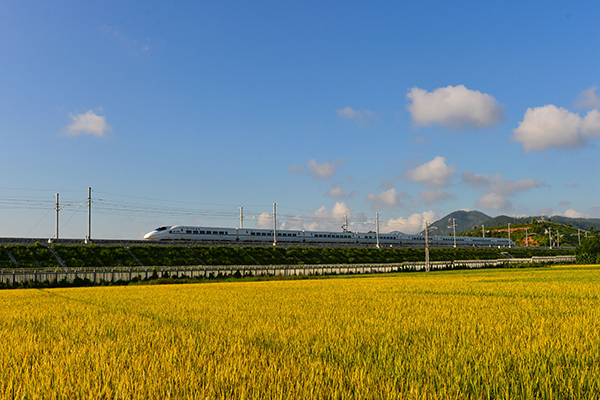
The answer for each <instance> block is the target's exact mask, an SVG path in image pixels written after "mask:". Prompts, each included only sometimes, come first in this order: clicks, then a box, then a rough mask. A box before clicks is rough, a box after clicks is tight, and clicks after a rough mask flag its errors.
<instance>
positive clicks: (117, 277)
mask: <svg viewBox="0 0 600 400" xmlns="http://www.w3.org/2000/svg"><path fill="white" fill-rule="evenodd" d="M531 262H549V263H562V264H566V263H573V262H575V256H554V257H532V258H513V259H502V260H464V261H434V262H431V263H430V267H431V269H432V270H444V269H456V268H483V267H501V266H503V265H504V264H510V263H531ZM424 270H425V262H405V263H401V264H324V265H265V266H256V265H236V266H231V265H227V266H223V265H215V266H204V265H203V266H194V267H154V268H148V267H122V268H79V269H69V270H65V269H60V270H58V269H57V270H52V271H49V270H35V269H13V270H7V269H4V270H0V282H1V283H3V284H8V285H15V284H22V283H24V282H30V281H32V282H60V281H67V282H73V281H74V280H75V279H81V280H85V279H87V280H89V281H90V282H94V283H102V282H117V281H123V282H129V281H131V280H134V279H136V278H137V279H139V280H144V279H148V278H150V277H152V275H153V273H155V272H156V274H157V275H158V277H162V276H163V275H168V276H170V277H177V278H181V277H184V276H185V277H189V278H200V279H207V278H210V277H217V276H220V277H226V276H233V275H234V274H236V273H237V272H239V273H240V274H241V275H242V276H295V275H349V274H373V273H390V272H402V271H424Z"/></svg>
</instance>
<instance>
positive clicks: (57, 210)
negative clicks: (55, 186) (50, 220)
mask: <svg viewBox="0 0 600 400" xmlns="http://www.w3.org/2000/svg"><path fill="white" fill-rule="evenodd" d="M55 196H56V235H55V236H56V240H58V212H59V211H60V206H59V203H58V193H56V195H55Z"/></svg>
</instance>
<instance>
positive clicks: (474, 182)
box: [462, 171, 491, 188]
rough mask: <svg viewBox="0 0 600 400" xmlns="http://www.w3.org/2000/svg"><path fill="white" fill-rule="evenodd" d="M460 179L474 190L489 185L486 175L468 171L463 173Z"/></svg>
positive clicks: (489, 181)
mask: <svg viewBox="0 0 600 400" xmlns="http://www.w3.org/2000/svg"><path fill="white" fill-rule="evenodd" d="M462 179H463V181H464V182H466V183H467V184H469V185H470V186H473V187H474V188H484V187H486V186H489V185H490V183H491V179H490V177H489V175H487V174H474V173H472V172H470V171H465V172H463V173H462Z"/></svg>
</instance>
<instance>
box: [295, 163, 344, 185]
mask: <svg viewBox="0 0 600 400" xmlns="http://www.w3.org/2000/svg"><path fill="white" fill-rule="evenodd" d="M329 161H330V162H322V163H318V162H317V160H315V159H314V158H311V159H310V160H308V163H307V165H306V167H303V166H302V165H300V164H291V165H288V166H287V169H288V171H290V172H291V173H293V174H308V175H310V176H312V177H313V178H315V179H322V180H327V179H329V178H331V177H332V176H333V175H334V174H335V172H336V171H337V168H338V167H339V166H341V165H342V164H344V163H345V162H346V160H345V159H344V158H337V159H330V160H329Z"/></svg>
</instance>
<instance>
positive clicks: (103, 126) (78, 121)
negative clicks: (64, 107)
mask: <svg viewBox="0 0 600 400" xmlns="http://www.w3.org/2000/svg"><path fill="white" fill-rule="evenodd" d="M70 118H71V121H72V122H71V124H69V125H68V126H67V127H66V128H65V130H64V133H63V134H64V135H65V136H79V135H82V134H84V135H92V136H97V137H105V136H106V134H107V133H108V132H111V131H112V130H113V127H112V126H110V125H109V124H107V123H106V118H105V117H103V116H100V115H97V114H96V113H94V112H93V111H92V110H88V112H86V113H85V114H77V115H73V114H70Z"/></svg>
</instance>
